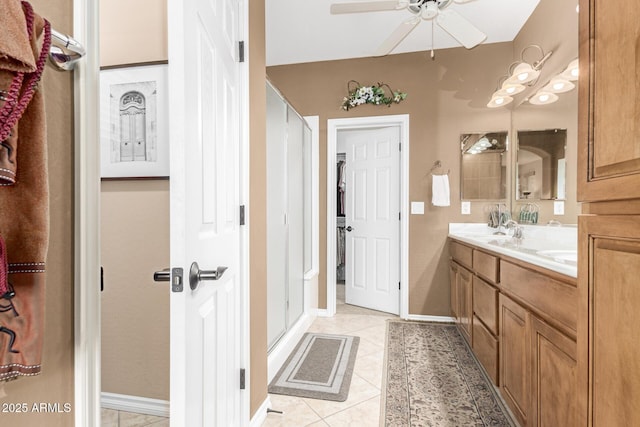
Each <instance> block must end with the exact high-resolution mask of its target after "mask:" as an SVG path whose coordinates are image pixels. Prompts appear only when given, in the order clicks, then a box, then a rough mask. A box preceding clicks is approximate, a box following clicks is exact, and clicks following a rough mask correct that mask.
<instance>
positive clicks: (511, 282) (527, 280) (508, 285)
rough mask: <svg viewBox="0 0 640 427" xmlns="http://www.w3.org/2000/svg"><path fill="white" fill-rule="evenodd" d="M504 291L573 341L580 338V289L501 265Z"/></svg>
mask: <svg viewBox="0 0 640 427" xmlns="http://www.w3.org/2000/svg"><path fill="white" fill-rule="evenodd" d="M500 289H502V291H504V292H506V293H508V294H510V295H513V296H515V297H517V298H518V299H519V300H521V301H522V302H523V303H524V304H526V305H528V306H529V307H531V308H532V309H533V310H534V311H536V312H537V313H538V314H539V315H541V316H542V317H543V319H544V320H546V321H548V322H550V323H551V324H554V325H557V326H558V327H559V328H561V329H562V330H563V331H564V332H565V333H567V334H569V335H570V336H571V337H575V336H576V323H577V316H578V289H577V288H576V286H575V284H572V283H568V282H561V281H558V280H555V279H551V278H550V277H547V276H545V275H543V274H541V273H538V272H536V271H533V270H529V269H526V268H523V267H520V266H517V265H515V264H511V263H510V262H506V261H500Z"/></svg>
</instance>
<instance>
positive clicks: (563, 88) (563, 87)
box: [543, 77, 576, 93]
mask: <svg viewBox="0 0 640 427" xmlns="http://www.w3.org/2000/svg"><path fill="white" fill-rule="evenodd" d="M575 87H576V85H574V84H573V83H571V82H570V81H569V80H566V79H564V78H562V77H554V78H552V79H551V81H550V82H549V84H547V85H546V86H545V87H544V89H543V90H544V91H546V92H551V93H564V92H569V91H570V90H573V89H574V88H575Z"/></svg>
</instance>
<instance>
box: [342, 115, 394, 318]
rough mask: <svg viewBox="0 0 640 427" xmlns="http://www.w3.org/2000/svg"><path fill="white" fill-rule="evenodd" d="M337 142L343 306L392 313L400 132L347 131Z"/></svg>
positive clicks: (378, 129)
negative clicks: (342, 180)
mask: <svg viewBox="0 0 640 427" xmlns="http://www.w3.org/2000/svg"><path fill="white" fill-rule="evenodd" d="M338 138H339V143H340V144H344V147H345V149H346V155H347V164H346V191H345V216H346V226H347V233H346V256H345V258H346V260H345V261H346V262H345V286H346V287H345V302H346V303H347V304H353V305H358V306H361V307H367V308H371V309H374V310H380V311H384V312H388V313H393V314H398V313H399V306H400V290H399V284H400V217H399V214H400V146H399V143H400V128H399V127H397V126H393V127H386V128H376V129H363V130H349V131H343V132H340V134H339V136H338ZM341 138H344V140H343V141H340V139H341Z"/></svg>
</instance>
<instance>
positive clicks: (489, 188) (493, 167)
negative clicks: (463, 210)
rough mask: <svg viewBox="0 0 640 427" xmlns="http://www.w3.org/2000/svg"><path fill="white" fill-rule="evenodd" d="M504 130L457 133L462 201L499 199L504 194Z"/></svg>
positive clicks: (505, 188)
mask: <svg viewBox="0 0 640 427" xmlns="http://www.w3.org/2000/svg"><path fill="white" fill-rule="evenodd" d="M507 135H508V134H507V132H506V131H501V132H484V133H483V132H477V133H463V134H461V135H460V149H461V168H460V170H461V174H462V176H461V177H460V183H461V187H462V188H461V189H460V196H461V198H462V200H502V199H504V198H505V197H506V194H507V159H508V156H507V152H506V151H507Z"/></svg>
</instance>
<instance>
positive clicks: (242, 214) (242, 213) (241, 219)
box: [240, 205, 246, 225]
mask: <svg viewBox="0 0 640 427" xmlns="http://www.w3.org/2000/svg"><path fill="white" fill-rule="evenodd" d="M245 224H246V219H245V216H244V205H240V225H245Z"/></svg>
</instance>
